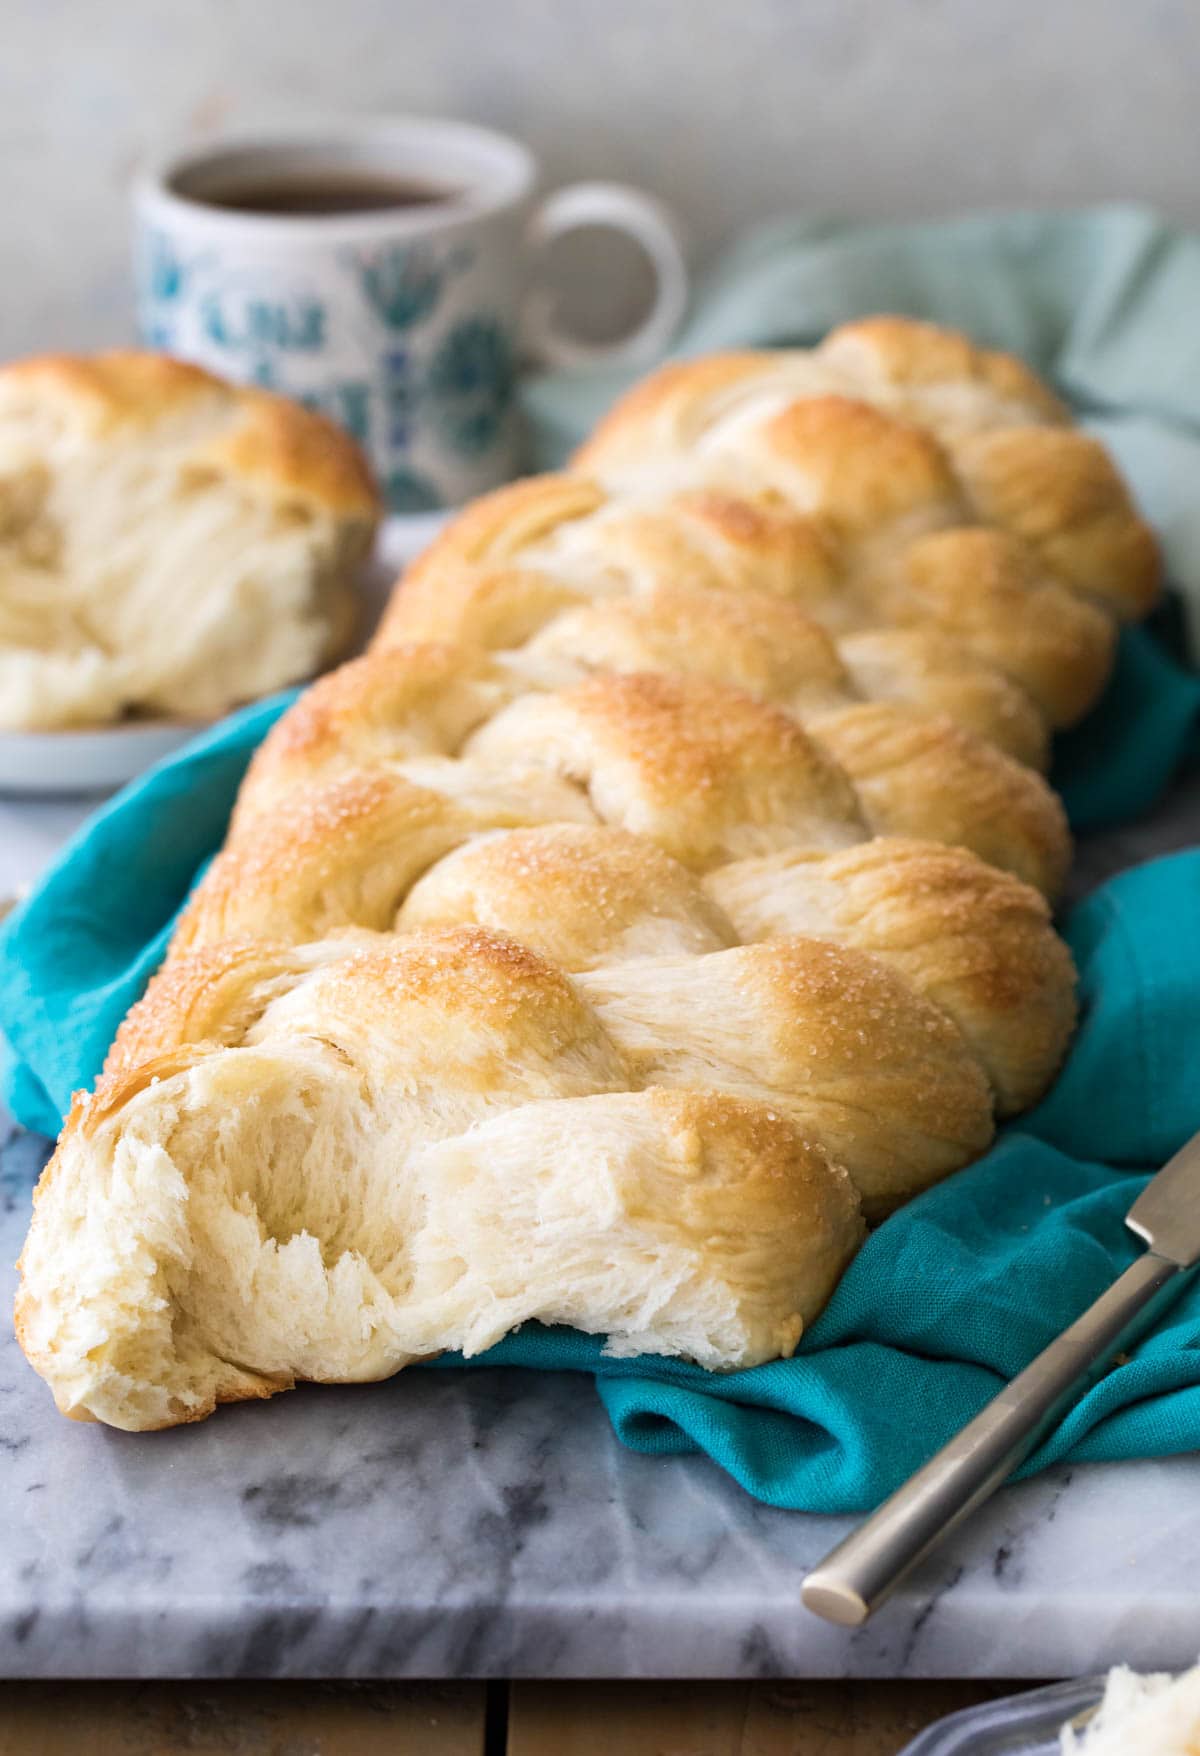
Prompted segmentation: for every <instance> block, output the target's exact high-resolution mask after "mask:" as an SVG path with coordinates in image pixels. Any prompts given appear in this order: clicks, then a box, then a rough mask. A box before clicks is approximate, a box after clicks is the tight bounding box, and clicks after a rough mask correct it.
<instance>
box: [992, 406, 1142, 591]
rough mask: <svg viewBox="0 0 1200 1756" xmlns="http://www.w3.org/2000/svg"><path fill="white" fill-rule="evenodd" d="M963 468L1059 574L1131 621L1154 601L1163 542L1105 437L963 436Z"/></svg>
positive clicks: (1031, 431)
mask: <svg viewBox="0 0 1200 1756" xmlns="http://www.w3.org/2000/svg"><path fill="white" fill-rule="evenodd" d="M959 468H960V470H961V472H962V475H963V478H964V480H965V481H966V483H967V486H968V488H969V489H970V492H971V495H972V497H973V499H974V501H975V504H976V505H977V507H978V508H979V510H980V512H981V513H982V515H983V517H984V518H985V519H988V520H989V521H990V522H992V523H994V524H998V525H1002V526H1003V527H1004V528H1005V529H1007V530H1011V531H1014V532H1015V533H1016V534H1017V535H1018V536H1020V537H1021V538H1023V540H1024V541H1025V542H1026V543H1028V545H1029V547H1030V548H1031V549H1032V550H1033V552H1034V553H1035V554H1036V555H1037V556H1038V557H1039V558H1040V559H1041V561H1042V562H1043V564H1044V565H1045V566H1046V567H1047V568H1048V569H1049V570H1050V571H1051V572H1052V573H1053V574H1054V575H1055V576H1056V577H1057V578H1059V579H1061V580H1063V581H1064V582H1065V583H1066V584H1067V585H1069V586H1071V587H1072V588H1073V589H1074V590H1076V591H1078V592H1080V593H1081V594H1082V595H1083V596H1084V597H1085V598H1093V599H1096V600H1097V601H1099V602H1100V603H1103V604H1105V605H1107V607H1108V608H1109V609H1110V610H1113V611H1115V612H1116V614H1117V615H1119V616H1122V617H1125V618H1128V619H1135V618H1138V617H1141V616H1144V615H1146V614H1147V613H1148V612H1149V611H1150V610H1151V609H1153V607H1154V605H1155V603H1156V601H1157V599H1158V594H1159V585H1160V576H1161V571H1162V568H1161V560H1160V556H1159V549H1158V543H1157V541H1156V539H1155V536H1154V533H1153V531H1152V530H1151V529H1150V527H1149V525H1147V524H1146V523H1145V522H1144V520H1142V519H1141V518H1139V517H1138V515H1137V512H1136V510H1135V508H1134V505H1133V502H1132V500H1131V499H1130V497H1129V494H1128V491H1127V490H1126V487H1125V484H1124V482H1123V481H1122V480H1121V478H1120V476H1119V475H1118V474H1117V471H1116V469H1115V468H1114V466H1113V462H1112V459H1111V458H1110V457H1109V455H1108V453H1107V452H1106V451H1105V449H1104V447H1103V446H1102V445H1101V444H1100V443H1099V442H1098V441H1097V440H1095V439H1092V438H1089V437H1088V435H1087V434H1086V433H1079V432H1076V431H1074V430H1073V429H1068V430H1065V431H1064V430H1063V429H1061V428H1053V427H1012V428H1007V429H1005V430H1003V431H1001V432H998V433H986V434H981V435H979V436H978V437H976V438H974V439H972V440H970V441H969V442H968V443H966V444H964V446H963V447H962V450H961V452H960V455H959Z"/></svg>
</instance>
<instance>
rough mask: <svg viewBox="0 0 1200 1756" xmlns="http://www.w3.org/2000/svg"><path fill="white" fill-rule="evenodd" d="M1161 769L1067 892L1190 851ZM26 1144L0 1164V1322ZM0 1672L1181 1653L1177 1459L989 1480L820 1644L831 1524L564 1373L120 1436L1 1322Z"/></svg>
mask: <svg viewBox="0 0 1200 1756" xmlns="http://www.w3.org/2000/svg"><path fill="white" fill-rule="evenodd" d="M1198 828H1200V796H1198V789H1197V788H1196V787H1194V786H1192V787H1190V788H1189V789H1188V790H1187V791H1186V792H1183V793H1179V794H1177V795H1176V797H1175V799H1174V801H1173V802H1172V804H1171V806H1170V807H1169V808H1168V809H1167V810H1166V811H1165V812H1163V813H1160V814H1159V816H1158V817H1157V819H1156V820H1155V821H1154V822H1153V823H1151V824H1148V825H1142V826H1137V827H1135V828H1133V829H1129V830H1126V831H1123V832H1122V834H1121V835H1120V836H1119V837H1110V838H1106V839H1105V840H1104V841H1094V842H1092V843H1091V844H1090V845H1088V846H1087V847H1086V848H1085V849H1084V850H1082V857H1081V860H1080V861H1079V863H1078V866H1077V887H1083V886H1085V885H1086V884H1088V883H1091V882H1096V881H1098V880H1099V879H1100V878H1101V877H1103V876H1104V875H1106V873H1107V872H1108V871H1109V870H1111V869H1112V868H1113V867H1114V866H1116V865H1125V864H1129V863H1131V862H1132V861H1133V860H1136V859H1139V858H1145V857H1146V856H1147V855H1148V854H1149V853H1151V852H1153V851H1155V850H1157V849H1160V848H1165V847H1168V846H1181V845H1185V844H1186V843H1188V842H1192V841H1195V840H1196V831H1197V829H1198ZM44 1151H45V1146H44V1143H41V1142H39V1141H37V1140H36V1139H34V1138H33V1137H31V1136H28V1135H21V1134H19V1133H15V1134H12V1135H11V1137H10V1138H9V1140H8V1142H7V1144H6V1145H4V1147H3V1149H2V1150H0V1173H2V1177H3V1201H2V1203H0V1209H2V1211H0V1263H3V1264H4V1265H5V1267H4V1269H3V1272H2V1273H0V1302H2V1305H3V1308H4V1309H5V1310H7V1309H9V1308H10V1299H11V1283H12V1280H13V1271H12V1269H11V1267H10V1266H8V1265H10V1264H11V1263H12V1262H13V1260H14V1259H15V1257H16V1255H17V1252H18V1250H19V1248H20V1243H21V1239H22V1237H23V1234H24V1230H25V1226H26V1224H27V1221H28V1212H29V1192H30V1188H31V1186H32V1182H33V1179H34V1176H35V1174H36V1171H37V1169H38V1166H39V1165H40V1163H41V1159H42V1155H43V1153H44ZM0 1514H2V1518H3V1523H2V1525H0V1530H2V1532H3V1535H2V1536H0V1674H4V1675H12V1676H122V1677H150V1676H202V1677H223V1676H236V1675H250V1676H260V1677H269V1676H299V1675H310V1676H311V1675H317V1676H324V1677H342V1676H353V1677H404V1676H420V1677H449V1676H487V1675H508V1676H522V1675H536V1676H540V1677H569V1676H597V1677H598V1676H630V1677H635V1676H705V1677H765V1676H774V1675H788V1676H793V1677H805V1676H853V1675H861V1676H996V1677H1057V1676H1064V1675H1075V1674H1080V1673H1084V1672H1087V1671H1092V1670H1098V1669H1102V1668H1103V1667H1105V1666H1107V1665H1109V1664H1111V1663H1115V1662H1117V1661H1118V1660H1125V1661H1128V1662H1131V1663H1133V1664H1136V1665H1138V1666H1141V1667H1143V1668H1150V1669H1157V1668H1170V1667H1179V1666H1183V1665H1185V1664H1189V1663H1191V1662H1193V1661H1194V1660H1195V1658H1196V1655H1197V1652H1198V1651H1200V1591H1198V1590H1197V1578H1198V1576H1200V1466H1198V1465H1197V1461H1196V1459H1194V1458H1191V1457H1187V1458H1175V1459H1171V1460H1168V1461H1165V1462H1144V1463H1138V1464H1129V1465H1121V1466H1116V1465H1110V1466H1106V1467H1091V1468H1082V1469H1076V1470H1070V1469H1061V1470H1057V1471H1055V1472H1053V1473H1052V1474H1050V1475H1047V1476H1045V1477H1043V1478H1041V1479H1039V1480H1037V1481H1035V1482H1031V1483H1027V1484H1023V1485H1021V1486H1019V1487H1016V1488H1011V1489H1008V1490H1006V1491H1004V1492H1003V1493H1002V1494H1001V1495H999V1496H998V1498H997V1499H996V1500H995V1501H994V1502H993V1504H992V1505H991V1506H990V1507H988V1508H987V1509H985V1511H984V1512H983V1513H981V1514H980V1515H979V1516H978V1517H977V1518H976V1519H975V1520H974V1521H973V1522H972V1523H971V1524H970V1525H969V1527H968V1528H967V1530H966V1531H965V1532H964V1533H962V1534H960V1535H959V1536H958V1537H956V1539H955V1540H954V1542H953V1543H952V1544H951V1545H950V1546H949V1547H948V1548H947V1549H946V1550H945V1552H944V1553H943V1554H942V1555H941V1556H940V1557H938V1558H937V1559H936V1560H935V1561H933V1562H932V1563H931V1564H929V1565H928V1566H926V1568H925V1569H924V1570H923V1571H922V1572H921V1573H920V1574H919V1575H917V1576H915V1577H914V1579H913V1581H912V1582H911V1583H910V1584H909V1585H908V1587H907V1588H906V1589H905V1590H903V1591H902V1592H901V1593H900V1595H899V1596H898V1597H897V1598H896V1599H895V1600H894V1601H893V1602H892V1603H891V1604H890V1605H889V1606H887V1607H886V1608H885V1609H884V1610H883V1611H882V1612H881V1613H880V1614H879V1615H878V1616H877V1618H876V1619H875V1620H874V1621H873V1622H872V1623H871V1625H870V1626H869V1627H867V1628H866V1629H864V1630H861V1631H859V1632H856V1633H853V1634H851V1633H846V1632H844V1631H841V1630H838V1629H835V1628H832V1627H830V1626H828V1625H827V1624H826V1623H823V1622H820V1621H818V1620H816V1619H815V1618H814V1617H812V1616H810V1615H808V1614H807V1613H806V1612H805V1611H804V1610H803V1609H802V1608H801V1605H800V1600H799V1585H800V1580H801V1578H802V1576H803V1574H804V1572H805V1571H806V1569H807V1568H808V1567H809V1566H810V1565H811V1564H812V1563H813V1562H815V1561H816V1560H817V1559H818V1558H819V1557H820V1556H821V1555H822V1554H823V1553H824V1552H825V1551H826V1550H827V1549H828V1548H829V1546H830V1545H831V1544H832V1543H833V1542H834V1541H835V1540H836V1539H837V1538H838V1537H839V1536H840V1535H841V1534H843V1533H844V1531H845V1530H846V1529H847V1528H848V1527H849V1523H850V1521H849V1520H845V1519H825V1518H815V1517H803V1516H799V1515H797V1514H794V1513H782V1512H774V1511H770V1510H768V1509H767V1508H765V1507H762V1506H759V1505H757V1504H756V1503H755V1502H754V1501H752V1500H751V1499H750V1498H749V1497H748V1496H747V1495H745V1494H744V1493H743V1492H742V1491H741V1490H740V1489H739V1488H737V1487H736V1486H735V1485H734V1484H733V1483H732V1482H731V1481H730V1480H729V1479H728V1478H727V1477H725V1476H723V1475H722V1474H721V1472H720V1471H718V1470H717V1469H716V1468H715V1467H714V1466H713V1465H711V1464H710V1463H708V1462H707V1461H705V1460H703V1459H700V1458H683V1459H649V1458H645V1457H640V1456H637V1455H634V1454H632V1453H629V1452H626V1451H624V1450H622V1449H621V1447H620V1446H619V1445H618V1444H617V1443H616V1441H615V1440H614V1439H613V1437H612V1434H611V1431H610V1429H609V1426H608V1422H607V1420H606V1418H605V1416H604V1414H603V1411H602V1409H601V1407H600V1405H599V1402H598V1401H597V1399H596V1397H595V1394H594V1392H593V1389H592V1386H591V1383H590V1381H589V1380H587V1379H586V1378H576V1377H570V1376H566V1375H543V1374H540V1373H520V1372H512V1371H498V1370H494V1369H490V1370H488V1369H485V1370H475V1371H471V1372H461V1371H460V1372H451V1371H445V1372H443V1371H436V1370H433V1371H429V1370H426V1371H421V1370H414V1371H410V1372H406V1373H403V1374H401V1376H400V1377H398V1378H397V1379H395V1380H393V1381H392V1382H391V1383H388V1384H380V1385H373V1386H364V1387H353V1388H350V1387H347V1388H344V1389H317V1388H308V1389H304V1390H300V1391H297V1392H295V1393H294V1394H292V1395H290V1396H284V1397H280V1398H278V1399H277V1400H276V1401H274V1402H272V1403H269V1404H267V1405H245V1406H242V1407H238V1408H229V1409H224V1410H222V1411H220V1412H219V1413H218V1414H217V1415H216V1416H215V1417H214V1418H213V1419H212V1420H211V1421H208V1422H206V1423H204V1424H203V1425H200V1426H197V1427H185V1428H180V1429H177V1430H175V1431H173V1432H167V1433H158V1434H150V1435H142V1436H132V1435H128V1434H123V1433H116V1432H111V1431H109V1430H107V1429H104V1428H101V1427H87V1426H76V1425H73V1424H71V1423H69V1422H67V1421H64V1420H62V1419H61V1418H60V1417H59V1416H58V1415H57V1414H56V1412H55V1410H54V1407H53V1404H52V1402H51V1400H50V1396H49V1393H48V1392H47V1391H46V1389H45V1388H44V1386H43V1385H42V1384H41V1382H40V1381H39V1380H38V1379H37V1378H36V1377H35V1376H34V1375H33V1373H32V1372H31V1371H30V1370H29V1368H28V1366H27V1365H26V1364H25V1361H24V1360H23V1358H22V1356H21V1354H20V1351H19V1349H18V1348H17V1346H16V1342H15V1340H14V1339H13V1337H12V1334H11V1329H9V1328H8V1326H7V1324H6V1325H5V1329H4V1333H3V1335H2V1337H0Z"/></svg>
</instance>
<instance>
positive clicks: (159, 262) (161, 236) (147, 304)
mask: <svg viewBox="0 0 1200 1756" xmlns="http://www.w3.org/2000/svg"><path fill="white" fill-rule="evenodd" d="M187 279H188V272H187V267H186V265H185V263H184V262H183V260H182V258H181V257H180V256H179V255H178V254H177V252H176V250H175V248H174V245H173V244H172V241H171V239H170V237H169V236H168V234H167V233H166V232H163V231H160V230H158V229H157V228H148V229H146V230H145V231H143V232H142V234H141V237H140V248H139V250H138V262H137V280H138V294H139V303H140V307H141V308H140V313H139V322H140V328H141V332H142V336H143V338H144V340H145V341H146V342H147V343H148V345H149V346H151V347H158V348H169V347H170V346H171V344H172V341H173V339H174V335H175V307H176V306H177V304H178V303H179V301H180V299H181V298H182V296H183V293H184V290H185V288H186V286H187Z"/></svg>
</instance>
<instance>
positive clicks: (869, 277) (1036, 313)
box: [525, 207, 1200, 658]
mask: <svg viewBox="0 0 1200 1756" xmlns="http://www.w3.org/2000/svg"><path fill="white" fill-rule="evenodd" d="M874 311H901V312H905V313H907V314H908V315H910V316H914V317H928V318H932V319H934V320H935V321H936V322H939V323H949V324H952V325H954V326H956V327H958V328H962V329H966V330H969V331H970V333H971V334H972V335H973V336H975V337H976V338H977V339H978V340H979V341H981V342H985V343H987V344H988V345H989V346H992V347H1001V348H1009V349H1011V350H1012V351H1014V352H1016V353H1019V354H1020V355H1021V356H1022V357H1023V358H1024V359H1026V360H1028V361H1029V362H1030V364H1031V365H1033V366H1035V367H1036V368H1037V369H1038V371H1040V372H1042V373H1044V375H1045V376H1046V377H1047V378H1048V379H1049V380H1050V381H1051V382H1052V383H1053V384H1054V385H1055V387H1056V388H1057V389H1058V390H1059V392H1060V393H1061V394H1062V395H1063V396H1065V397H1066V399H1067V400H1068V402H1070V403H1071V404H1072V405H1073V406H1074V407H1075V409H1076V411H1077V412H1078V413H1079V414H1080V416H1081V417H1082V419H1083V422H1084V425H1085V426H1087V427H1088V428H1090V429H1091V431H1093V432H1094V433H1096V434H1097V435H1098V436H1099V437H1100V438H1101V439H1103V440H1104V442H1105V444H1106V445H1108V446H1109V447H1110V448H1111V449H1112V451H1113V452H1114V454H1115V455H1116V457H1117V458H1118V460H1119V461H1120V463H1121V466H1122V468H1123V469H1124V471H1125V474H1126V475H1127V477H1128V478H1129V481H1130V482H1131V484H1132V486H1133V488H1134V490H1135V492H1136V494H1137V496H1138V499H1139V501H1140V502H1141V504H1142V506H1143V507H1144V508H1145V510H1146V513H1147V516H1148V517H1149V518H1150V519H1151V520H1152V521H1153V522H1154V524H1155V525H1156V526H1157V528H1158V530H1159V532H1160V533H1161V535H1162V538H1163V542H1164V545H1165V548H1166V554H1167V562H1168V570H1169V572H1170V575H1171V578H1172V580H1173V581H1174V583H1175V585H1176V587H1177V589H1178V590H1179V591H1180V592H1181V593H1182V594H1183V597H1184V599H1185V601H1186V603H1187V606H1188V619H1189V627H1190V630H1191V648H1192V653H1193V656H1194V657H1197V658H1200V495H1198V494H1197V493H1196V484H1197V482H1200V237H1196V236H1194V235H1193V234H1192V233H1190V232H1185V231H1181V230H1179V229H1177V228H1174V227H1172V226H1169V225H1168V224H1167V223H1166V222H1165V221H1163V220H1161V219H1159V218H1158V217H1157V216H1156V215H1155V214H1153V213H1150V212H1148V211H1146V210H1144V209H1140V208H1135V207H1108V208H1092V209H1087V210H1084V211H1080V212H1075V213H1009V214H989V215H979V216H977V217H974V218H967V219H947V220H930V221H927V222H925V223H923V224H916V225H913V224H887V225H885V224H880V225H864V224H862V223H859V222H855V221H850V220H831V219H820V218H813V219H800V220H786V221H782V222H780V223H778V224H776V225H772V226H765V227H763V228H762V229H761V230H759V231H756V232H754V233H752V234H751V235H750V236H748V237H747V238H746V239H745V240H744V241H743V242H742V243H740V244H738V245H737V246H736V247H735V248H734V249H732V250H731V251H730V252H729V254H728V255H727V256H726V257H725V258H724V259H723V260H722V261H720V262H719V263H718V264H717V266H716V268H715V269H714V270H713V272H712V273H711V274H710V275H709V276H708V277H707V279H706V280H705V281H704V282H703V283H702V284H701V286H700V288H699V289H698V292H697V295H696V298H695V300H694V302H693V308H692V312H691V315H690V317H689V319H688V321H687V322H686V324H685V325H684V328H683V330H682V332H681V333H680V335H679V337H678V339H677V342H676V345H675V348H674V350H673V352H674V353H675V354H676V355H680V356H686V355H690V354H700V353H707V352H709V351H711V350H712V349H715V348H728V347H786V346H797V345H808V344H810V343H812V342H815V341H818V340H819V339H820V338H821V336H822V335H824V333H825V331H826V330H827V329H830V328H832V327H833V325H834V324H837V323H842V322H845V321H846V320H847V319H848V318H851V317H860V316H865V315H867V314H869V313H871V312H874ZM628 382H629V374H620V373H615V372H611V371H608V372H596V373H589V374H588V375H586V376H582V375H580V374H578V373H557V374H554V375H552V376H548V377H542V378H537V379H533V380H532V381H531V382H530V383H529V384H528V385H527V386H526V389H525V403H526V407H527V409H528V412H529V414H530V416H531V419H532V424H533V429H534V434H535V439H536V450H537V461H538V466H539V467H540V468H553V467H556V466H557V465H558V464H560V463H561V462H562V461H563V459H564V458H565V457H566V455H567V454H568V453H569V452H570V451H571V450H572V449H573V448H574V446H575V445H576V444H578V442H579V441H580V440H581V439H582V438H583V437H584V435H585V434H586V433H587V432H588V431H589V430H590V428H591V427H592V425H593V424H594V423H595V421H596V420H597V418H598V417H599V416H600V415H601V414H602V413H603V412H604V410H605V409H606V408H608V406H609V404H610V403H611V402H612V401H613V400H614V399H615V397H616V396H617V395H618V394H619V393H620V391H621V390H623V389H624V388H625V386H626V384H627V383H628Z"/></svg>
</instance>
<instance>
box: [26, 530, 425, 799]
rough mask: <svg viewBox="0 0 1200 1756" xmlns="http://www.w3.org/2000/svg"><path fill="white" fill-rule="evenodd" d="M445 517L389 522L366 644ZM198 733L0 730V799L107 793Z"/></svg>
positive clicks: (368, 578)
mask: <svg viewBox="0 0 1200 1756" xmlns="http://www.w3.org/2000/svg"><path fill="white" fill-rule="evenodd" d="M448 517H449V514H448V513H445V512H434V513H424V514H422V515H421V517H419V518H388V519H385V520H384V522H383V525H382V526H381V528H380V532H379V537H378V540H377V542H376V544H375V552H374V554H373V555H372V556H371V558H370V560H369V561H368V562H367V564H366V566H365V567H364V569H363V576H362V580H361V585H362V594H363V601H364V603H365V605H366V617H365V621H364V639H365V638H366V637H367V636H368V635H369V634H370V631H371V630H372V629H373V628H374V626H375V624H376V622H377V621H378V620H379V617H380V615H381V614H382V612H383V606H384V604H385V603H386V602H387V598H388V593H389V592H390V591H391V588H392V586H393V585H394V584H395V581H396V576H397V574H399V573H401V572H402V571H403V570H404V568H405V567H406V566H407V564H408V563H409V562H410V561H411V560H412V559H413V558H414V556H416V555H419V554H420V552H421V550H422V549H424V548H425V547H426V546H427V545H428V544H429V543H431V542H432V541H433V539H434V537H435V536H436V535H437V533H438V531H439V530H440V529H441V528H442V526H443V525H444V524H445V523H446V521H447V519H448ZM202 730H203V726H202V725H200V724H198V723H197V722H195V721H184V720H166V719H145V720H126V721H122V722H121V723H119V724H117V725H112V726H98V727H95V728H94V729H89V728H86V727H82V728H77V729H73V730H70V731H62V732H5V731H0V793H8V794H10V795H12V794H18V795H20V796H21V797H22V798H30V797H38V798H61V797H64V796H66V795H70V794H79V793H108V792H112V791H113V789H114V788H115V787H120V786H124V785H125V782H126V781H129V780H132V779H133V778H134V776H135V775H139V774H141V773H142V771H143V770H144V769H147V768H149V767H150V766H151V765H152V764H153V763H155V762H158V761H160V760H161V759H162V757H164V756H169V755H170V754H171V752H172V750H178V749H179V747H180V746H181V745H182V744H186V743H187V741H188V739H189V738H193V737H195V735H196V733H197V732H199V731H202Z"/></svg>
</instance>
